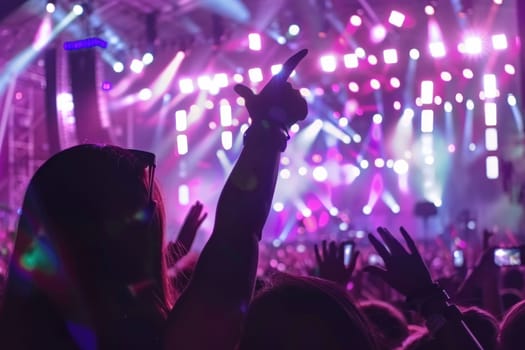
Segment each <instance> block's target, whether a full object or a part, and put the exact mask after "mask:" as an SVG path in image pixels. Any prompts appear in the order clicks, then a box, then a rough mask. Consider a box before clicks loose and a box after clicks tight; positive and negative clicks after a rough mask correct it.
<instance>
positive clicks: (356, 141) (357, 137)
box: [352, 134, 362, 143]
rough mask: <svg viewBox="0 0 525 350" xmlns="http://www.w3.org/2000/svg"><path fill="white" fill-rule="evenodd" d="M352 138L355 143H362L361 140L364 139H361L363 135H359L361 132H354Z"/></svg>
mask: <svg viewBox="0 0 525 350" xmlns="http://www.w3.org/2000/svg"><path fill="white" fill-rule="evenodd" d="M352 140H353V141H354V142H355V143H360V142H361V141H362V139H361V135H359V134H354V135H353V136H352Z"/></svg>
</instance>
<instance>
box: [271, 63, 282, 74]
mask: <svg viewBox="0 0 525 350" xmlns="http://www.w3.org/2000/svg"><path fill="white" fill-rule="evenodd" d="M282 69H283V65H282V64H274V65H273V66H271V67H270V71H271V72H272V75H276V74H279V73H280V72H281V70H282Z"/></svg>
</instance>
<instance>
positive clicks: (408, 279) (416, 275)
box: [365, 227, 432, 297]
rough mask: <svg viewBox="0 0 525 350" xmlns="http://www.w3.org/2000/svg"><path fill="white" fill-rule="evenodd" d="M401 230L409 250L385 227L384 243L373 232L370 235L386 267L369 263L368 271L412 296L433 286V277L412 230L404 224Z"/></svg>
mask: <svg viewBox="0 0 525 350" xmlns="http://www.w3.org/2000/svg"><path fill="white" fill-rule="evenodd" d="M400 231H401V234H402V235H403V238H404V239H405V242H406V245H407V247H408V251H407V250H406V249H405V248H404V247H403V245H402V244H401V243H399V241H398V240H396V239H395V238H394V236H393V235H392V234H391V233H390V232H389V231H388V230H387V229H386V228H384V227H379V228H378V229H377V232H378V233H379V235H380V236H381V238H382V239H383V242H384V243H382V242H380V241H379V239H377V238H376V237H375V236H374V235H373V234H369V235H368V239H369V240H370V243H371V244H372V246H374V248H375V250H376V251H377V253H378V254H379V255H380V256H381V258H383V261H384V263H385V268H381V267H378V266H367V267H366V268H365V271H367V272H370V273H373V274H375V275H378V276H380V277H381V278H382V279H383V280H384V281H385V282H387V283H388V284H389V285H390V286H391V287H392V288H394V289H396V290H397V291H398V292H400V293H401V294H404V295H405V296H407V297H411V296H415V295H417V294H418V293H419V292H421V291H424V290H427V289H428V288H431V287H432V278H431V276H430V272H429V271H428V268H427V267H426V265H425V263H424V261H423V258H422V257H421V255H420V254H419V251H418V249H417V247H416V244H415V243H414V241H413V240H412V238H411V237H410V235H409V234H408V232H407V231H406V230H405V229H404V228H403V227H401V229H400Z"/></svg>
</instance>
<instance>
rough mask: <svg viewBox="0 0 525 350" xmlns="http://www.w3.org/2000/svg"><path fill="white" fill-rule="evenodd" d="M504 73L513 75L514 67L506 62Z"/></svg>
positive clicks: (514, 72)
mask: <svg viewBox="0 0 525 350" xmlns="http://www.w3.org/2000/svg"><path fill="white" fill-rule="evenodd" d="M505 73H507V74H510V75H514V74H516V68H514V66H513V65H512V64H506V65H505Z"/></svg>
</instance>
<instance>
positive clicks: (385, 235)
mask: <svg viewBox="0 0 525 350" xmlns="http://www.w3.org/2000/svg"><path fill="white" fill-rule="evenodd" d="M377 232H378V233H379V235H380V236H381V238H382V239H383V241H384V242H385V244H386V246H387V247H388V249H389V250H390V251H391V252H392V254H395V255H399V254H406V253H407V251H406V250H405V248H403V246H402V245H401V243H399V241H398V240H397V239H395V238H394V236H393V235H392V233H390V231H388V230H387V229H386V228H384V227H378V228H377Z"/></svg>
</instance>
